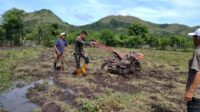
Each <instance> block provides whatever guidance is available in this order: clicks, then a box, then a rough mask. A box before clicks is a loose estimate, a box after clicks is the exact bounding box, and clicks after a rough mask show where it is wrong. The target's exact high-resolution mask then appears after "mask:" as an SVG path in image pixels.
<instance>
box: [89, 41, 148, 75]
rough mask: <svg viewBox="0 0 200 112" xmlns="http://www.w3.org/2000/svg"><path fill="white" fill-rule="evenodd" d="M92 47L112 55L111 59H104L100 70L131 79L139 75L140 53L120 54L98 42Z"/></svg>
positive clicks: (141, 55)
mask: <svg viewBox="0 0 200 112" xmlns="http://www.w3.org/2000/svg"><path fill="white" fill-rule="evenodd" d="M93 47H96V48H101V49H105V50H107V51H109V52H111V53H112V56H111V57H108V58H106V59H104V62H103V64H102V66H101V68H102V69H104V70H107V71H108V72H110V73H114V74H119V75H122V76H125V77H132V76H134V75H138V74H139V73H140V71H141V65H140V63H141V61H142V60H143V59H144V55H143V54H142V53H136V52H129V53H128V54H125V53H121V52H119V51H116V50H114V49H113V48H112V47H108V46H106V45H104V44H102V43H99V42H96V44H95V45H94V46H93Z"/></svg>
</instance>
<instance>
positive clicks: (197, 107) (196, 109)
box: [187, 98, 200, 112]
mask: <svg viewBox="0 0 200 112" xmlns="http://www.w3.org/2000/svg"><path fill="white" fill-rule="evenodd" d="M187 112H200V99H197V98H192V101H189V102H188V103H187Z"/></svg>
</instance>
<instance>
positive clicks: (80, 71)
mask: <svg viewBox="0 0 200 112" xmlns="http://www.w3.org/2000/svg"><path fill="white" fill-rule="evenodd" d="M76 75H77V76H79V77H81V76H82V70H81V68H77V69H76Z"/></svg>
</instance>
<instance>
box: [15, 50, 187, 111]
mask: <svg viewBox="0 0 200 112" xmlns="http://www.w3.org/2000/svg"><path fill="white" fill-rule="evenodd" d="M87 53H88V54H89V57H90V61H91V63H90V64H89V67H88V75H87V76H84V77H76V76H74V75H72V72H73V71H74V70H75V62H74V57H73V51H72V50H70V49H69V50H67V53H66V55H65V70H64V71H63V72H61V71H55V70H54V69H53V60H54V55H53V50H52V49H49V48H46V49H45V50H43V52H42V53H41V54H40V55H39V58H37V59H33V60H31V59H30V60H28V59H27V60H26V62H24V63H23V64H21V65H18V66H13V69H12V73H13V74H14V75H13V76H14V78H15V79H19V78H20V79H25V80H30V81H31V80H39V79H48V78H49V77H51V78H52V80H53V82H54V84H52V85H48V81H47V84H46V83H44V84H35V87H33V88H29V90H28V92H27V97H28V98H29V99H30V101H32V102H34V103H36V104H37V105H39V106H41V108H43V107H44V105H45V104H46V103H47V102H52V101H53V102H55V103H56V105H58V106H59V107H60V108H61V111H62V112H73V111H74V112H76V111H81V112H86V111H88V112H89V111H91V112H95V111H97V112H147V111H148V112H149V111H150V112H183V111H185V108H186V106H185V104H186V102H185V101H184V100H183V98H182V96H183V94H184V86H185V83H186V81H185V76H186V74H187V72H183V71H180V70H177V69H176V68H175V67H174V69H169V70H168V69H166V68H165V66H161V65H159V66H156V65H155V66H154V65H152V66H149V67H143V69H142V71H141V73H140V74H139V76H134V77H133V78H131V79H128V78H125V77H123V76H120V75H116V74H110V73H108V72H107V71H104V70H101V69H100V66H101V62H102V61H103V58H104V57H106V56H108V55H110V54H109V53H105V51H102V50H91V49H88V50H87ZM97 53H98V54H99V55H98V56H97V55H96V54H97ZM142 64H145V63H142ZM38 111H41V109H39V110H38Z"/></svg>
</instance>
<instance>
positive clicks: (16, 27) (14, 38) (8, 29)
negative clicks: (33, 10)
mask: <svg viewBox="0 0 200 112" xmlns="http://www.w3.org/2000/svg"><path fill="white" fill-rule="evenodd" d="M24 14H25V12H24V11H23V10H20V9H16V8H13V9H10V10H8V11H6V12H5V13H4V14H3V16H2V17H3V25H2V27H3V29H5V34H6V40H8V41H10V42H11V44H14V45H20V40H21V39H22V38H23V21H22V18H23V16H24Z"/></svg>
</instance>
